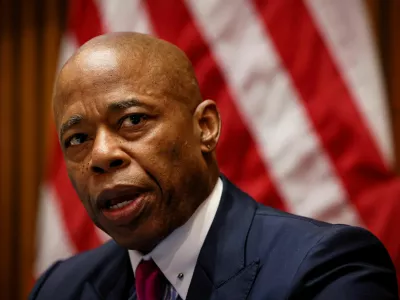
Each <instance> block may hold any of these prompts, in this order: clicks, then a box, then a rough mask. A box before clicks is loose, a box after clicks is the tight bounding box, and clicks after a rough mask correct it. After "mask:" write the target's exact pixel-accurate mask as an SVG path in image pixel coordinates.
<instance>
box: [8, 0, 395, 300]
mask: <svg viewBox="0 0 400 300" xmlns="http://www.w3.org/2000/svg"><path fill="white" fill-rule="evenodd" d="M111 31H139V32H146V33H151V34H154V35H157V36H159V37H161V38H163V39H166V40H168V41H171V42H173V43H175V44H176V45H178V46H179V47H180V48H182V49H183V50H184V51H185V52H186V53H187V55H188V56H189V58H190V59H191V61H192V62H193V65H194V67H195V70H196V73H197V76H198V78H199V83H200V87H201V90H202V93H203V96H204V98H212V99H214V100H216V101H217V103H218V106H219V108H220V110H221V116H222V119H223V131H222V136H221V141H220V144H219V146H218V149H217V155H218V159H219V163H220V167H221V170H222V171H223V172H224V173H225V174H226V175H227V176H228V177H229V178H230V179H231V180H232V181H234V182H235V183H236V184H237V185H239V186H240V187H241V188H242V189H244V190H245V191H246V192H248V193H249V194H251V195H252V196H253V197H255V199H256V200H257V201H260V202H263V203H265V204H267V205H271V206H274V207H276V208H279V209H282V210H286V211H289V212H293V213H296V214H300V215H305V216H310V217H313V218H317V219H320V220H325V221H329V222H335V223H346V224H352V225H358V226H362V227H366V228H368V229H369V230H371V231H372V232H373V233H374V234H375V235H377V236H378V237H379V238H380V240H381V241H382V242H383V243H384V244H385V246H386V247H387V249H388V251H389V252H390V254H391V256H392V258H393V261H394V263H395V265H396V267H397V270H398V272H399V271H400V233H398V230H399V229H400V218H399V215H400V202H399V201H400V181H399V177H398V174H399V171H400V147H399V143H400V84H399V82H397V81H399V80H400V78H399V76H400V55H398V51H399V50H398V49H400V47H399V46H400V44H399V43H400V2H398V1H395V0H385V1H383V0H365V1H364V0H304V1H302V0H269V1H268V0H264V1H263V0H248V1H246V0H229V1H222V0H219V1H215V0H214V1H211V0H210V1H205V0H202V1H196V0H170V1H165V0H164V1H161V0H160V1H156V0H147V1H144V0H143V1H141V0H129V1H128V0H126V1H122V0H121V1H117V0H36V1H32V0H0V38H1V40H0V207H1V209H0V298H1V299H26V298H27V295H28V293H29V290H30V288H31V287H32V284H33V282H34V280H35V279H36V278H37V277H38V276H39V275H40V274H41V272H43V271H44V270H45V269H46V268H47V267H49V266H50V265H51V264H52V263H53V262H54V261H56V260H57V259H62V258H65V257H68V256H70V255H73V254H75V253H78V252H81V251H85V250H87V249H90V248H93V247H96V246H98V245H100V244H101V243H102V242H104V241H105V240H106V239H107V236H105V235H104V234H103V233H101V232H100V231H99V230H97V229H96V228H95V227H94V225H93V224H92V223H91V221H90V220H89V219H88V217H87V215H86V213H85V211H84V210H83V207H82V206H81V205H80V203H79V199H78V198H77V196H76V195H75V193H74V191H73V189H72V187H71V185H70V183H69V181H68V177H67V175H66V172H65V167H64V163H63V161H62V154H61V151H60V149H59V147H58V142H57V138H56V134H55V130H54V127H53V123H52V118H51V117H52V116H51V110H50V102H51V94H52V87H53V82H54V78H55V75H56V71H57V69H58V68H59V67H60V66H61V64H62V63H63V62H65V60H66V59H67V58H68V57H69V56H70V55H71V54H72V53H73V51H74V50H75V49H76V48H77V47H79V46H80V45H82V44H83V43H84V42H86V41H87V40H88V39H90V38H92V37H94V36H96V35H99V34H102V33H106V32H111ZM260 238H262V237H260Z"/></svg>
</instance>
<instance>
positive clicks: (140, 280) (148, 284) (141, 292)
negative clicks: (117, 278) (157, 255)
mask: <svg viewBox="0 0 400 300" xmlns="http://www.w3.org/2000/svg"><path fill="white" fill-rule="evenodd" d="M135 281H136V293H137V295H138V299H139V300H159V299H161V298H162V295H163V292H164V291H165V283H166V282H165V278H164V275H163V273H162V272H161V270H160V269H159V268H158V266H157V265H156V263H155V262H154V261H153V260H152V259H150V260H142V261H141V262H140V263H139V265H138V266H137V268H136V272H135Z"/></svg>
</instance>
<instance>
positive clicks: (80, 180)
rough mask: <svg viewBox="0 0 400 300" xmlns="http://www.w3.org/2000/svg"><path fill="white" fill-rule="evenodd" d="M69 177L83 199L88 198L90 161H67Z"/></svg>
mask: <svg viewBox="0 0 400 300" xmlns="http://www.w3.org/2000/svg"><path fill="white" fill-rule="evenodd" d="M67 171H68V177H69V179H70V180H71V183H72V186H73V187H74V189H75V191H76V192H77V193H78V196H79V198H80V199H81V201H83V202H84V201H85V200H86V199H87V198H88V190H87V186H88V185H87V184H86V183H87V182H88V176H89V163H79V164H78V163H70V164H68V163H67Z"/></svg>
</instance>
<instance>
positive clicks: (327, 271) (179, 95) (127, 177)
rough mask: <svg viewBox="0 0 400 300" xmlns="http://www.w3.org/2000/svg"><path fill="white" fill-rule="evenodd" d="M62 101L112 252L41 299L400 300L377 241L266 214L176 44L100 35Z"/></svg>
mask: <svg viewBox="0 0 400 300" xmlns="http://www.w3.org/2000/svg"><path fill="white" fill-rule="evenodd" d="M53 100H54V101H53V107H54V116H55V121H56V126H57V130H58V133H59V139H60V143H61V146H62V149H63V153H64V158H65V162H66V166H67V170H68V174H69V177H70V179H71V181H72V183H73V185H74V187H75V189H76V191H77V193H78V195H79V197H80V199H81V200H82V203H83V205H84V206H85V208H86V210H87V212H88V214H89V215H90V217H91V218H92V220H93V222H94V223H95V224H96V225H97V226H98V227H99V228H101V229H102V230H104V231H105V232H106V233H108V234H109V235H110V236H111V237H112V239H113V241H110V242H108V243H106V244H105V245H103V246H101V247H99V248H97V249H94V250H92V251H88V252H86V253H83V254H80V255H77V256H74V257H72V258H70V259H67V260H65V261H60V262H57V263H55V264H54V265H53V266H52V267H51V268H50V269H49V270H48V271H47V272H45V273H44V274H43V275H42V277H41V278H40V279H39V280H38V282H37V283H36V285H35V287H34V289H33V291H32V293H31V296H30V298H31V299H60V300H61V299H139V300H151V299H178V297H179V298H181V299H199V300H200V299H380V300H386V299H397V283H396V274H395V270H394V268H393V265H392V262H391V260H390V258H389V256H388V254H387V252H386V250H385V248H384V247H383V246H382V244H381V243H380V242H379V241H378V240H377V239H376V238H375V237H374V236H373V235H372V234H370V233H369V232H368V231H366V230H363V229H361V228H355V227H350V226H345V225H331V224H327V223H322V222H318V221H315V220H311V219H307V218H303V217H299V216H294V215H290V214H287V213H283V212H280V211H277V210H275V209H272V208H270V207H265V206H263V205H261V204H258V203H257V202H256V201H254V200H253V199H252V198H250V197H249V196H248V195H246V194H245V193H243V192H242V191H240V190H239V189H238V188H237V187H235V186H234V185H233V184H232V183H230V182H229V180H228V179H227V178H225V177H224V176H223V175H222V174H220V172H219V170H218V165H217V162H216V157H215V148H216V146H217V142H218V138H219V135H220V128H221V121H220V117H219V114H218V110H217V106H216V104H215V103H214V102H213V101H211V100H205V101H203V100H202V96H201V94H200V91H199V88H198V85H197V81H196V78H195V75H194V72H193V69H192V66H191V64H190V62H189V60H188V59H187V58H186V56H185V55H184V54H183V53H182V52H181V51H180V50H179V49H177V48H176V47H175V46H173V45H171V44H169V43H167V42H165V41H162V40H158V39H156V38H154V37H151V36H148V35H143V34H138V33H114V34H109V35H105V36H100V37H97V38H95V39H93V40H91V41H89V42H88V43H86V44H85V45H84V46H83V47H81V49H80V50H79V51H78V52H77V53H76V54H75V55H74V56H73V57H72V58H71V59H70V60H69V61H68V62H67V63H66V64H65V66H64V67H63V69H62V70H61V72H60V74H59V76H58V78H57V82H56V86H55V92H54V99H53ZM232 163H235V162H232ZM322 200H323V199H322Z"/></svg>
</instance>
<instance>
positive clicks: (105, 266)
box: [29, 241, 126, 299]
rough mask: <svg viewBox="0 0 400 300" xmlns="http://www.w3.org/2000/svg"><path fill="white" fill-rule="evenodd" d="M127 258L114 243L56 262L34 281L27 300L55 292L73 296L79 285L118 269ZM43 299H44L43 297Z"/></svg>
mask: <svg viewBox="0 0 400 300" xmlns="http://www.w3.org/2000/svg"><path fill="white" fill-rule="evenodd" d="M125 256H126V251H124V250H123V249H122V248H121V247H119V246H118V245H117V244H116V243H115V242H114V241H109V242H107V243H105V244H103V245H102V246H100V247H97V248H95V249H92V250H89V251H86V252H82V253H80V254H77V255H75V256H72V257H70V258H68V259H65V260H60V261H57V262H55V263H54V264H53V265H52V266H51V267H49V268H48V269H47V270H46V271H45V272H44V273H43V274H42V275H41V276H40V278H39V279H38V280H37V281H36V284H35V286H34V288H33V290H32V292H31V295H30V298H29V299H37V298H38V295H40V296H41V297H40V299H42V298H44V299H47V298H46V296H44V295H51V294H53V293H54V291H57V292H61V293H64V292H68V293H72V292H73V291H74V290H76V289H77V288H78V287H79V286H81V285H82V284H83V283H85V282H86V281H87V280H89V279H91V278H92V277H94V276H98V275H99V274H100V273H108V272H110V271H112V269H113V268H117V267H118V265H119V263H118V261H121V260H122V259H123V258H124V257H125ZM42 296H43V297H42Z"/></svg>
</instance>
